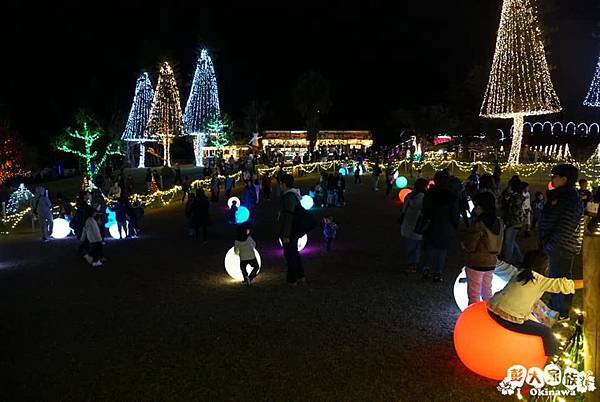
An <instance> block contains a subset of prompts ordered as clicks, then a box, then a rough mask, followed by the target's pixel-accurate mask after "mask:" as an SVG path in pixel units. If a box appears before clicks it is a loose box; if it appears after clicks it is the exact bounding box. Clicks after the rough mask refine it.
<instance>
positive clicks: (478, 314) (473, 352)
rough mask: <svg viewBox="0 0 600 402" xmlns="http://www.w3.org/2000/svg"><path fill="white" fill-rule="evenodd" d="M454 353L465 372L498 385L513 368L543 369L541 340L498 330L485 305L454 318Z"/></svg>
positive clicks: (533, 336)
mask: <svg viewBox="0 0 600 402" xmlns="http://www.w3.org/2000/svg"><path fill="white" fill-rule="evenodd" d="M454 349H456V353H457V354H458V357H459V358H460V360H461V361H462V362H463V364H464V365H465V366H467V368H468V369H469V370H471V371H473V372H475V373H477V374H479V375H481V376H483V377H487V378H491V379H493V380H498V381H502V380H503V379H504V378H505V377H506V370H507V369H508V368H509V367H510V366H513V365H515V364H520V365H523V366H525V367H527V368H530V367H540V368H543V367H544V366H545V365H546V356H545V354H544V345H543V344H542V338H540V337H539V336H535V335H525V334H520V333H518V332H513V331H509V330H508V329H505V328H504V327H502V326H500V324H498V323H497V322H496V321H494V319H493V318H492V317H490V315H489V313H488V311H487V307H486V303H485V302H479V303H475V304H472V305H470V306H469V307H467V309H466V310H465V311H463V313H462V314H461V315H460V317H458V320H457V321H456V326H455V327H454Z"/></svg>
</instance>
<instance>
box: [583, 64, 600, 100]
mask: <svg viewBox="0 0 600 402" xmlns="http://www.w3.org/2000/svg"><path fill="white" fill-rule="evenodd" d="M583 105H584V106H589V107H600V58H598V63H597V64H596V71H595V72H594V77H593V78H592V83H591V84H590V89H588V93H587V95H586V96H585V100H584V101H583Z"/></svg>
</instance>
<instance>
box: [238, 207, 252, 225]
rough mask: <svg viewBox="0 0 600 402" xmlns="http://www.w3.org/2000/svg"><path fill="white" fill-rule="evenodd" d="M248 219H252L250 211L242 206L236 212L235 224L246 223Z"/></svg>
mask: <svg viewBox="0 0 600 402" xmlns="http://www.w3.org/2000/svg"><path fill="white" fill-rule="evenodd" d="M248 219H250V211H249V210H248V208H246V207H245V206H243V205H242V206H240V207H239V208H238V210H237V211H235V223H237V224H240V223H244V222H246V221H247V220H248Z"/></svg>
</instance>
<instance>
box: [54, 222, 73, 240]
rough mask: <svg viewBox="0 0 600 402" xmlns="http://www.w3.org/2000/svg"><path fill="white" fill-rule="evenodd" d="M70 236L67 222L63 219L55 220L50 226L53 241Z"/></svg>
mask: <svg viewBox="0 0 600 402" xmlns="http://www.w3.org/2000/svg"><path fill="white" fill-rule="evenodd" d="M70 234H71V227H70V226H69V221H67V220H66V219H63V218H55V219H54V220H53V226H52V237H54V238H55V239H64V238H65V237H67V236H68V235H70Z"/></svg>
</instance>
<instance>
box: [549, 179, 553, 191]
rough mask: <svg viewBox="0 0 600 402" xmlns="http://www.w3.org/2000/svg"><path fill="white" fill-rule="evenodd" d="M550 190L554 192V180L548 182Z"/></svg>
mask: <svg viewBox="0 0 600 402" xmlns="http://www.w3.org/2000/svg"><path fill="white" fill-rule="evenodd" d="M548 190H550V191H552V190H554V186H553V185H552V180H550V181H549V182H548Z"/></svg>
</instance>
